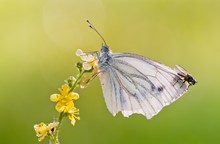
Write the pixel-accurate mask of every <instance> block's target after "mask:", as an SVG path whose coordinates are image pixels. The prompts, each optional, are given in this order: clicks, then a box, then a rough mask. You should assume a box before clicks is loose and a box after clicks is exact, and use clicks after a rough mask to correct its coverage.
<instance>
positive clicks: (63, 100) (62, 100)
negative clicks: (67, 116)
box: [50, 84, 79, 112]
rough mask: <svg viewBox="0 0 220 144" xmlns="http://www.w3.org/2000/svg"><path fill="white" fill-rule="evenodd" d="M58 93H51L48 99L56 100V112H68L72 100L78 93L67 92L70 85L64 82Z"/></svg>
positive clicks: (75, 98) (71, 106)
mask: <svg viewBox="0 0 220 144" xmlns="http://www.w3.org/2000/svg"><path fill="white" fill-rule="evenodd" d="M59 91H60V94H52V95H51V96H50V100H51V101H52V102H57V104H56V110H57V111H58V112H68V111H69V110H71V109H72V108H73V107H74V103H73V100H77V99H78V98H79V94H78V93H75V92H69V91H70V87H69V86H68V85H67V84H64V85H62V86H61V88H60V89H59Z"/></svg>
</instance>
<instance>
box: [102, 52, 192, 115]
mask: <svg viewBox="0 0 220 144" xmlns="http://www.w3.org/2000/svg"><path fill="white" fill-rule="evenodd" d="M99 78H100V81H101V84H102V89H103V94H104V97H105V101H106V104H107V107H108V109H109V111H110V112H111V113H112V114H113V115H114V116H115V115H116V114H117V113H118V112H119V111H121V112H122V114H123V115H124V116H125V117H128V116H130V115H131V114H133V113H139V114H142V115H144V116H145V117H146V118H147V119H150V118H152V117H153V116H154V115H156V114H157V113H158V112H159V111H160V110H161V109H162V108H163V107H164V106H166V105H169V104H170V103H172V102H174V101H175V100H176V99H178V98H179V97H181V96H182V95H183V94H184V93H185V92H186V91H187V89H188V85H189V84H188V83H187V82H185V83H183V80H182V79H180V78H179V76H178V75H177V72H176V71H175V69H172V68H170V67H168V66H165V65H163V64H161V63H158V62H156V61H153V60H151V59H148V58H145V57H143V56H139V55H135V54H129V53H116V54H112V61H111V63H110V66H109V68H108V69H107V70H106V71H104V72H101V74H100V75H99Z"/></svg>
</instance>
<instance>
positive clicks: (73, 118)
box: [67, 107, 80, 126]
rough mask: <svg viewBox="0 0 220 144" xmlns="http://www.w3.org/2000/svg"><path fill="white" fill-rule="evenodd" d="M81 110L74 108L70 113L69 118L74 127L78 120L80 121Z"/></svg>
mask: <svg viewBox="0 0 220 144" xmlns="http://www.w3.org/2000/svg"><path fill="white" fill-rule="evenodd" d="M78 115H79V109H77V108H75V107H73V108H72V109H71V110H69V111H68V113H67V116H68V118H69V119H70V120H71V124H72V125H73V126H74V125H75V123H76V119H77V120H80V117H79V116H78Z"/></svg>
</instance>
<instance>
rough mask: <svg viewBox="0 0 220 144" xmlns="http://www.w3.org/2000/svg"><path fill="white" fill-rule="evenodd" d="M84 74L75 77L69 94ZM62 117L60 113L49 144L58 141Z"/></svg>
mask: <svg viewBox="0 0 220 144" xmlns="http://www.w3.org/2000/svg"><path fill="white" fill-rule="evenodd" d="M84 73H85V71H82V72H81V73H80V74H79V75H78V77H77V79H76V81H75V83H74V84H73V86H72V87H71V89H70V90H69V92H72V91H73V90H74V89H75V88H76V86H77V84H78V82H79V81H80V79H81V78H82V76H83V74H84ZM64 117H65V113H64V112H61V113H60V116H59V124H58V125H57V127H56V130H55V134H54V135H53V136H51V143H52V144H57V141H59V140H58V134H59V129H60V126H61V122H62V120H63V118H64Z"/></svg>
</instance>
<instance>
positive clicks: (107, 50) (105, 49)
mask: <svg viewBox="0 0 220 144" xmlns="http://www.w3.org/2000/svg"><path fill="white" fill-rule="evenodd" d="M101 53H109V47H108V46H107V45H105V44H104V45H102V47H101Z"/></svg>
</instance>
